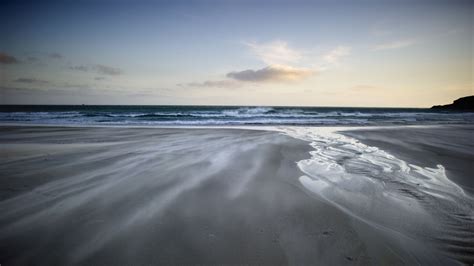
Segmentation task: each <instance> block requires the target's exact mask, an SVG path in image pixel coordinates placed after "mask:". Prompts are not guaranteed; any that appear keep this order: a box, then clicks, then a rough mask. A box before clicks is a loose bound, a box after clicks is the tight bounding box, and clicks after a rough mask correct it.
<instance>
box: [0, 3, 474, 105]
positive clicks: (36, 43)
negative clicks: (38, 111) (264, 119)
mask: <svg viewBox="0 0 474 266" xmlns="http://www.w3.org/2000/svg"><path fill="white" fill-rule="evenodd" d="M1 5H2V8H1V11H0V15H1V16H2V23H1V25H0V29H1V31H2V33H3V36H2V41H1V43H0V53H1V54H0V71H1V72H2V74H1V83H0V90H1V96H2V99H1V101H0V103H3V104H5V103H7V104H10V103H26V104H83V103H84V104H205V105H207V104H213V105H227V104H232V105H306V106H308V105H315V106H410V107H426V106H430V105H433V104H440V103H445V102H450V101H452V100H453V99H454V98H457V97H461V96H465V95H470V94H473V80H472V78H473V68H472V64H473V12H474V11H473V10H474V4H473V3H472V2H470V1H357V3H355V1H112V0H109V1H85V0H84V1H52V2H48V1H43V2H41V3H35V2H28V1H16V2H12V3H8V2H2V4H1Z"/></svg>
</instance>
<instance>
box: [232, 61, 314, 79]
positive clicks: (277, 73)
mask: <svg viewBox="0 0 474 266" xmlns="http://www.w3.org/2000/svg"><path fill="white" fill-rule="evenodd" d="M313 73H314V71H312V70H309V69H305V68H294V67H290V66H281V65H273V66H268V67H265V68H262V69H258V70H252V69H248V70H244V71H237V72H230V73H228V74H227V75H226V76H227V77H228V78H232V79H235V80H238V81H250V82H275V81H299V80H302V79H304V78H306V77H308V76H310V75H311V74H313Z"/></svg>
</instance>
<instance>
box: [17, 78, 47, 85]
mask: <svg viewBox="0 0 474 266" xmlns="http://www.w3.org/2000/svg"><path fill="white" fill-rule="evenodd" d="M14 82H19V83H28V84H48V83H49V81H46V80H41V79H35V78H18V79H15V80H14Z"/></svg>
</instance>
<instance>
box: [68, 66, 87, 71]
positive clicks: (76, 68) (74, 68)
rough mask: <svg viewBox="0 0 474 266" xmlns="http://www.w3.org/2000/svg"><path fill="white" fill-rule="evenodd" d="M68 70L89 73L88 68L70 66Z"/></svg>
mask: <svg viewBox="0 0 474 266" xmlns="http://www.w3.org/2000/svg"><path fill="white" fill-rule="evenodd" d="M69 69H71V70H77V71H83V72H87V71H89V68H88V67H87V66H70V67H69Z"/></svg>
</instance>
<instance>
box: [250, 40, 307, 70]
mask: <svg viewBox="0 0 474 266" xmlns="http://www.w3.org/2000/svg"><path fill="white" fill-rule="evenodd" d="M244 44H245V45H246V46H247V47H249V48H250V49H251V50H252V53H253V54H255V55H256V56H257V57H258V59H259V60H261V61H263V62H264V63H265V64H267V65H274V64H288V63H295V62H298V61H299V60H301V58H302V57H303V56H302V53H301V52H300V51H297V50H295V49H292V48H290V47H289V46H288V43H286V42H284V41H279V40H277V41H273V42H268V43H244Z"/></svg>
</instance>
